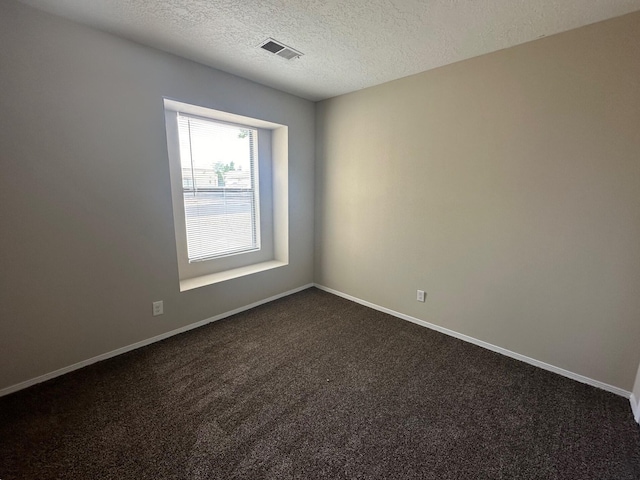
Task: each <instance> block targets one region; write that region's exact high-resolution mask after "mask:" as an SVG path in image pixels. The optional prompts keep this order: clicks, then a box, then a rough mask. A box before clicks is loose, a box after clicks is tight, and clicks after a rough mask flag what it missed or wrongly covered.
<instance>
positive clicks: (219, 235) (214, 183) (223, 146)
mask: <svg viewBox="0 0 640 480" xmlns="http://www.w3.org/2000/svg"><path fill="white" fill-rule="evenodd" d="M178 136H179V142H180V163H181V167H182V188H183V192H184V210H185V221H186V230H187V232H186V233H187V250H188V257H189V262H197V261H202V260H208V259H211V258H215V257H220V256H224V255H231V254H235V253H242V252H247V251H252V250H258V249H260V221H259V206H258V198H259V195H258V192H257V188H258V162H257V137H258V135H257V131H256V130H255V129H253V128H251V127H243V126H238V125H231V124H226V123H222V122H218V121H214V120H209V119H204V118H201V117H196V116H191V115H185V114H182V113H178Z"/></svg>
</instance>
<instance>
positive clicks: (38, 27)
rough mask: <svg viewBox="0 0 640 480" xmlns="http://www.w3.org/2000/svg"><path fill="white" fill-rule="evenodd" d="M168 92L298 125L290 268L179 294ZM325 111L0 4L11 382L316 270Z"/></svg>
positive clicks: (2, 291) (3, 248) (0, 192)
mask: <svg viewBox="0 0 640 480" xmlns="http://www.w3.org/2000/svg"><path fill="white" fill-rule="evenodd" d="M163 96H168V97H171V98H174V99H176V100H180V101H183V102H187V103H195V104H199V105H203V106H208V107H211V108H216V109H220V110H224V111H230V112H233V113H237V114H241V115H247V116H251V117H257V118H261V119H265V120H270V121H272V122H276V123H282V124H287V125H289V127H290V128H289V138H290V142H289V162H290V163H289V178H290V189H289V195H290V217H289V218H290V263H289V265H288V266H287V267H282V268H278V269H276V270H271V271H268V272H262V273H259V274H255V275H252V276H249V277H244V278H241V279H236V280H232V281H228V282H225V283H223V284H218V285H214V286H209V287H204V288H199V289H197V290H192V291H188V292H184V293H180V292H179V290H178V271H177V265H176V252H175V242H174V233H173V223H172V222H173V219H172V207H171V194H170V188H169V165H168V160H167V153H166V148H167V147H166V140H165V126H164V115H163V102H162V97H163ZM314 120H315V119H314V104H313V103H312V102H309V101H306V100H302V99H300V98H297V97H293V96H290V95H287V94H284V93H281V92H278V91H275V90H272V89H269V88H266V87H263V86H260V85H257V84H255V83H252V82H249V81H246V80H243V79H240V78H237V77H234V76H232V75H228V74H225V73H222V72H219V71H216V70H212V69H209V68H205V67H203V66H201V65H198V64H196V63H193V62H189V61H187V60H183V59H180V58H178V57H174V56H171V55H168V54H165V53H162V52H159V51H155V50H152V49H148V48H145V47H142V46H139V45H137V44H134V43H131V42H127V41H124V40H120V39H117V38H115V37H113V36H110V35H107V34H103V33H100V32H97V31H94V30H91V29H89V28H85V27H81V26H79V25H75V24H73V23H70V22H67V21H65V20H62V19H59V18H56V17H53V16H50V15H47V14H44V13H40V12H38V11H36V10H32V9H30V8H28V7H25V6H22V5H19V4H17V3H15V2H14V1H9V0H5V1H2V2H0V162H1V172H2V173H1V175H0V218H1V219H2V229H1V231H0V265H1V267H0V282H1V284H0V296H1V298H0V389H2V388H4V387H8V386H11V385H14V384H16V383H18V382H22V381H25V380H29V379H32V378H34V377H36V376H38V375H42V374H45V373H48V372H51V371H53V370H56V369H58V368H62V367H66V366H68V365H71V364H73V363H76V362H79V361H82V360H86V359H88V358H91V357H93V356H96V355H99V354H102V353H105V352H109V351H112V350H114V349H117V348H119V347H124V346H127V345H130V344H132V343H134V342H138V341H141V340H144V339H147V338H150V337H152V336H154V335H158V334H161V333H164V332H167V331H170V330H173V329H176V328H179V327H181V326H184V325H188V324H190V323H194V322H196V321H199V320H203V319H205V318H209V317H211V316H213V315H216V314H219V313H223V312H226V311H229V310H231V309H235V308H238V307H241V306H244V305H247V304H250V303H252V302H255V301H257V300H260V299H263V298H267V297H269V296H272V295H275V294H278V293H281V292H284V291H287V290H290V289H293V288H295V287H299V286H301V285H304V284H307V283H309V282H312V281H313V188H314V183H313V175H314V171H313V155H314ZM159 299H163V300H164V302H165V312H166V313H165V315H164V316H161V317H152V316H151V302H152V301H154V300H159Z"/></svg>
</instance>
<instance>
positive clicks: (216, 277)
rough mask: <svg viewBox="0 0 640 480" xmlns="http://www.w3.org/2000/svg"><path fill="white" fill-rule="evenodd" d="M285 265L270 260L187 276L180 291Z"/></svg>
mask: <svg viewBox="0 0 640 480" xmlns="http://www.w3.org/2000/svg"><path fill="white" fill-rule="evenodd" d="M285 265H288V262H282V261H280V260H270V261H268V262H262V263H256V264H254V265H247V266H246V267H240V268H234V269H232V270H225V271H224V272H218V273H211V274H209V275H202V276H201V277H194V278H186V279H184V280H180V291H181V292H185V291H187V290H193V289H194V288H200V287H204V286H206V285H213V284H214V283H220V282H226V281H227V280H231V279H234V278H239V277H244V276H246V275H252V274H254V273H258V272H264V271H265V270H271V269H273V268H278V267H284V266H285Z"/></svg>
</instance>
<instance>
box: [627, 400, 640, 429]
mask: <svg viewBox="0 0 640 480" xmlns="http://www.w3.org/2000/svg"><path fill="white" fill-rule="evenodd" d="M629 403H631V411H632V412H633V418H634V420H635V421H636V423H640V405H638V399H637V398H636V396H635V395H634V394H633V393H632V394H631V396H630V397H629Z"/></svg>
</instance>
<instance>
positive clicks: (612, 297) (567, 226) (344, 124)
mask: <svg viewBox="0 0 640 480" xmlns="http://www.w3.org/2000/svg"><path fill="white" fill-rule="evenodd" d="M425 48H428V46H425ZM316 123H317V136H316V145H317V166H316V191H317V196H316V274H315V275H316V276H315V278H316V281H317V282H318V283H320V284H322V285H325V286H327V287H330V288H333V289H336V290H339V291H342V292H344V293H347V294H350V295H353V296H355V297H359V298H361V299H363V300H367V301H370V302H373V303H375V304H378V305H381V306H384V307H387V308H390V309H393V310H396V311H399V312H402V313H404V314H407V315H412V316H414V317H417V318H420V319H423V320H426V321H429V322H432V323H435V324H438V325H441V326H444V327H446V328H449V329H452V330H455V331H458V332H460V333H464V334H467V335H470V336H472V337H475V338H477V339H480V340H484V341H487V342H489V343H492V344H495V345H498V346H501V347H503V348H506V349H509V350H512V351H514V352H517V353H520V354H523V355H527V356H529V357H533V358H534V359H537V360H541V361H544V362H547V363H550V364H552V365H555V366H557V367H561V368H565V369H567V370H570V371H573V372H575V373H578V374H581V375H585V376H587V377H590V378H593V379H595V380H598V381H601V382H605V383H608V384H611V385H613V386H617V387H619V388H623V389H626V390H631V388H632V386H633V381H634V378H635V374H636V369H637V366H638V361H639V360H640V355H639V354H640V352H638V349H637V346H638V344H639V341H640V294H639V293H638V292H640V13H635V14H631V15H627V16H624V17H620V18H617V19H614V20H611V21H607V22H603V23H599V24H595V25H591V26H588V27H584V28H581V29H578V30H574V31H570V32H567V33H564V34H561V35H556V36H553V37H549V38H545V39H541V40H538V41H536V42H532V43H528V44H525V45H521V46H518V47H515V48H511V49H508V50H503V51H500V52H497V53H494V54H490V55H486V56H483V57H479V58H475V59H471V60H468V61H464V62H461V63H457V64H454V65H450V66H447V67H443V68H440V69H437V70H433V71H429V72H426V73H423V74H419V75H415V76H412V77H408V78H405V79H401V80H398V81H394V82H390V83H387V84H384V85H380V86H377V87H373V88H369V89H365V90H362V91H359V92H356V93H352V94H348V95H344V96H341V97H337V98H334V99H330V100H328V101H324V102H321V103H320V104H319V106H318V110H317V117H316ZM418 288H420V289H424V290H426V291H427V292H428V298H427V301H426V303H418V302H416V300H415V295H416V289H418Z"/></svg>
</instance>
